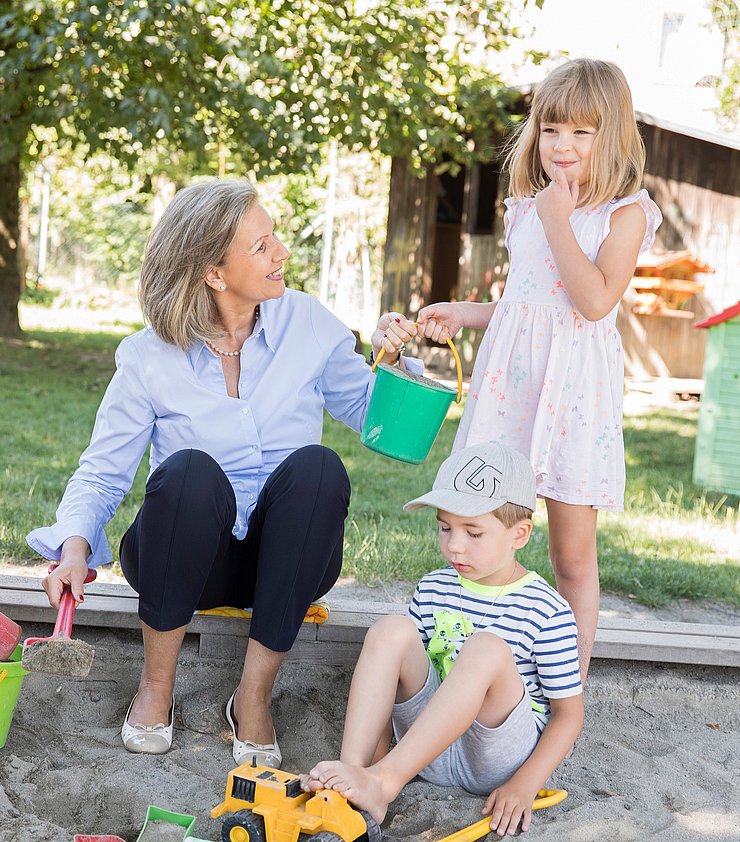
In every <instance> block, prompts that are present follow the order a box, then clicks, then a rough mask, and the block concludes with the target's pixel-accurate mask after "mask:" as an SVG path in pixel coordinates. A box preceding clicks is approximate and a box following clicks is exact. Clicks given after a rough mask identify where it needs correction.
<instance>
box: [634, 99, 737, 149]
mask: <svg viewBox="0 0 740 842" xmlns="http://www.w3.org/2000/svg"><path fill="white" fill-rule="evenodd" d="M635 118H636V120H637V122H638V123H647V124H648V125H650V126H656V127H657V128H659V129H665V130H666V131H669V132H675V133H676V134H682V135H686V137H693V138H696V139H697V140H703V141H706V142H707V143H714V144H716V145H717V146H726V147H727V148H728V149H735V150H740V138H739V137H738V136H737V134H735V133H734V131H727V132H724V131H718V130H717V129H716V128H715V129H707V128H704V127H701V128H699V127H696V126H688V125H685V124H684V123H679V122H676V121H674V120H668V119H666V118H664V117H658V116H656V115H655V114H651V113H650V112H648V111H642V110H638V109H635Z"/></svg>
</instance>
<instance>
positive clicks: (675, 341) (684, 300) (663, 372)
mask: <svg viewBox="0 0 740 842" xmlns="http://www.w3.org/2000/svg"><path fill="white" fill-rule="evenodd" d="M635 116H636V117H637V121H638V124H639V125H640V133H641V135H642V138H643V140H644V141H645V151H646V157H647V163H646V167H645V176H644V185H645V187H646V188H647V189H648V191H649V192H650V195H651V196H652V198H653V199H654V200H655V202H656V203H657V205H658V207H659V208H660V210H661V212H662V214H663V224H662V225H661V226H660V228H659V229H658V233H657V236H656V240H655V246H654V248H653V254H651V255H643V257H642V260H641V264H640V265H642V266H644V267H645V269H650V270H656V274H657V275H659V276H661V277H669V276H670V277H671V279H672V280H679V279H682V277H681V272H682V271H683V272H684V278H683V279H687V280H691V281H692V282H693V283H694V284H696V286H695V287H693V288H692V287H690V286H684V285H682V284H673V287H674V290H673V294H670V295H669V299H670V301H669V302H666V303H668V304H671V303H672V305H673V306H663V307H657V308H655V310H653V311H652V312H651V311H650V310H649V308H646V309H647V312H645V311H643V312H640V307H639V306H638V307H637V308H635V289H634V282H633V284H632V285H631V288H630V290H628V292H627V294H626V295H625V297H624V300H623V303H622V305H621V307H620V310H619V316H618V319H617V327H618V328H619V332H620V333H621V335H622V343H623V346H624V357H625V363H624V367H625V374H626V375H627V377H632V378H635V379H642V378H654V377H675V378H690V379H694V378H701V376H702V369H703V362H704V346H705V344H706V338H707V335H706V334H705V332H704V331H695V330H693V326H694V323H695V320H696V321H700V320H701V319H704V318H706V317H707V316H709V315H710V314H711V313H714V312H717V311H718V310H721V309H722V308H724V307H726V306H727V305H728V304H730V302H732V301H735V300H736V298H737V296H738V291H739V289H738V274H737V267H738V265H740V141H738V138H737V137H736V136H732V135H729V134H721V133H719V132H708V131H703V130H700V129H696V128H693V127H690V126H683V125H678V124H676V123H672V122H669V121H667V120H664V119H662V118H660V117H657V116H655V115H652V114H648V113H646V112H635ZM682 260H683V262H684V264H686V265H684V266H679V265H678V264H677V263H676V262H675V261H678V262H680V261H682ZM650 261H653V265H652V266H650V265H649V264H650ZM710 266H711V269H710V268H709V267H710ZM676 269H678V270H679V272H678V273H676V271H673V270H676ZM641 274H644V272H642V271H640V269H639V268H638V271H637V272H636V275H638V276H639V275H641ZM663 290H664V291H665V292H669V290H668V286H667V285H665V284H664V285H663ZM643 292H648V291H647V290H643ZM662 297H663V298H664V301H665V298H666V297H665V296H662ZM682 313H684V314H688V313H692V314H693V318H692V316H689V315H682Z"/></svg>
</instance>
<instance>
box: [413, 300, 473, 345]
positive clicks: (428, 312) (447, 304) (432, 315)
mask: <svg viewBox="0 0 740 842" xmlns="http://www.w3.org/2000/svg"><path fill="white" fill-rule="evenodd" d="M458 304H459V303H456V302H454V301H443V302H441V303H439V304H429V305H427V306H426V307H422V308H421V310H419V335H420V336H424V337H425V338H426V339H431V340H432V341H433V342H440V343H442V344H444V343H445V342H447V340H448V339H451V338H452V337H453V336H455V335H456V334H457V333H458V332H459V331H460V330H461V329H462V328H463V327H464V326H465V325H464V323H463V314H462V309H461V308H460V307H459V306H458Z"/></svg>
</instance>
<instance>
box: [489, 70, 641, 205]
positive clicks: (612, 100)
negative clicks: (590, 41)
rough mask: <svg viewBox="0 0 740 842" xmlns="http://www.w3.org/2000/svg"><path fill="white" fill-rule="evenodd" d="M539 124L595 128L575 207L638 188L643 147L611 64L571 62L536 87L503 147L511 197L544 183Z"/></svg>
mask: <svg viewBox="0 0 740 842" xmlns="http://www.w3.org/2000/svg"><path fill="white" fill-rule="evenodd" d="M542 123H575V124H576V125H581V126H591V127H593V128H594V129H596V136H595V138H594V143H593V147H592V151H591V170H590V174H589V178H588V184H587V185H586V186H585V188H584V190H583V193H582V194H581V195H580V197H579V203H580V202H583V203H584V204H591V205H596V204H600V203H602V202H607V201H610V200H611V199H620V198H622V197H623V196H629V195H630V194H631V193H635V192H636V191H637V190H639V189H640V184H641V183H642V172H643V169H644V167H645V146H644V144H643V142H642V138H641V137H640V133H639V132H638V130H637V123H636V122H635V114H634V111H633V107H632V95H631V94H630V89H629V85H628V84H627V80H626V79H625V78H624V74H623V73H622V71H621V70H620V69H619V68H618V67H617V66H616V65H615V64H611V62H608V61H597V60H596V59H588V58H579V59H575V60H573V61H568V62H566V63H565V64H563V65H561V66H560V67H558V68H556V69H555V70H553V71H552V73H550V74H549V75H548V76H547V77H546V78H545V79H544V80H543V81H542V82H540V83H539V85H537V87H536V88H535V91H534V95H533V97H532V107H531V109H530V112H529V116H528V117H527V119H526V120H525V121H524V123H522V125H521V126H520V127H519V128H518V129H517V131H516V132H515V133H514V136H513V137H512V139H511V141H510V142H509V144H507V151H508V154H507V156H506V162H505V167H506V169H508V171H509V194H510V195H511V196H534V195H535V193H539V191H540V190H544V189H545V187H547V186H548V184H550V181H551V178H550V176H549V175H548V174H547V173H546V172H545V170H544V169H543V167H542V162H541V161H540V153H539V139H540V125H541V124H542Z"/></svg>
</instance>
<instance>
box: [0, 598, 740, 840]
mask: <svg viewBox="0 0 740 842" xmlns="http://www.w3.org/2000/svg"><path fill="white" fill-rule="evenodd" d="M408 587H409V586H408V585H398V584H394V585H392V586H386V587H384V588H379V589H373V590H372V591H368V590H367V589H364V588H355V587H354V586H353V585H352V584H351V583H346V582H345V583H344V585H343V595H352V596H364V597H365V598H367V599H373V600H381V601H382V600H389V599H393V600H400V599H403V598H404V597H405V595H406V593H407V591H408ZM605 610H606V611H613V612H615V613H617V614H618V613H620V612H621V613H623V614H624V613H627V614H628V613H640V612H641V611H644V612H645V613H647V609H639V608H636V607H635V606H633V605H631V603H630V602H629V601H627V600H619V599H618V598H614V597H607V598H605ZM676 612H678V613H679V616H672V617H668V618H669V619H684V620H691V621H696V622H700V621H701V622H713V621H714V622H722V623H727V622H730V623H733V624H738V625H740V617H739V616H738V612H734V611H732V610H731V609H727V608H722V607H721V606H713V605H709V604H704V605H702V604H699V605H697V604H686V605H682V604H679V605H677V606H673V607H672V608H671V610H670V612H669V613H672V614H675V613H676ZM682 612H683V614H682ZM653 616H655V614H654V613H653ZM664 616H665V613H664ZM24 631H25V632H26V633H28V634H32V633H33V634H41V635H43V634H44V633H47V634H48V627H47V626H38V627H35V626H33V627H32V626H30V625H29V626H28V627H27V628H26V629H24ZM76 636H79V637H84V639H85V640H87V641H88V642H89V643H90V644H92V645H94V646H95V649H96V655H95V661H94V663H93V667H92V670H91V673H90V675H89V677H88V678H86V679H75V678H60V677H58V676H51V675H45V674H42V673H34V674H31V675H29V676H27V677H26V678H25V680H24V684H23V688H22V690H21V696H20V698H19V701H18V705H17V708H16V713H15V719H14V722H13V725H12V727H11V731H10V734H9V737H8V741H7V744H6V746H5V748H4V749H2V750H1V751H0V842H11V841H12V842H71V839H72V836H73V834H74V833H100V834H103V833H111V834H117V835H119V836H121V837H123V838H124V839H125V840H127V842H133V840H135V839H136V836H137V834H138V832H139V831H140V829H141V827H142V825H143V822H144V817H145V815H146V809H147V806H148V805H150V804H152V805H156V806H158V807H163V808H165V809H170V810H174V811H176V812H181V813H188V814H191V815H195V816H196V817H197V823H196V827H195V835H196V836H197V837H200V838H202V839H209V840H219V839H220V821H218V820H212V819H210V817H209V812H210V809H211V808H212V807H213V806H215V805H216V804H218V803H219V802H220V801H222V800H223V797H224V790H225V784H226V775H227V773H228V771H229V770H230V768H231V766H232V763H231V750H230V742H229V740H230V732H229V729H228V727H227V725H226V722H225V720H224V716H223V706H224V704H225V703H226V700H227V699H228V697H229V695H230V693H231V691H232V690H233V688H234V686H235V684H236V682H237V681H238V678H239V673H240V668H241V665H240V664H237V663H229V662H223V661H208V660H201V659H199V658H198V656H197V648H196V643H195V640H194V639H191V638H187V639H186V643H185V646H184V648H183V651H182V655H181V658H180V665H179V673H178V683H177V688H176V717H175V741H174V746H173V749H172V751H171V752H169V753H168V754H166V755H162V756H159V757H151V756H141V755H133V754H128V753H127V752H126V751H125V750H124V749H123V747H122V745H121V739H120V727H121V722H122V720H123V717H124V715H125V713H126V709H127V707H128V704H129V702H130V700H131V697H132V695H133V693H134V691H135V689H136V684H137V681H138V674H139V669H140V664H141V643H140V640H139V638H138V635H137V634H135V633H133V632H111V631H97V632H96V631H93V630H90V629H86V628H82V627H80V629H79V630H77V631H76ZM350 675H351V673H350V670H348V669H337V668H329V667H317V666H312V665H307V664H299V663H293V664H290V663H289V664H286V665H285V667H284V669H283V671H282V673H281V675H280V677H279V679H278V683H277V685H276V691H275V713H276V726H277V731H278V735H279V737H280V745H281V748H282V750H283V756H284V758H285V763H284V768H285V769H286V770H288V771H293V772H299V771H302V770H305V769H308V768H310V766H311V765H312V764H313V763H314V762H315V761H317V760H319V759H321V758H323V757H331V756H336V754H337V751H338V749H339V742H340V738H341V726H340V723H341V721H342V719H343V715H344V708H345V703H346V698H347V690H348V685H349V679H350ZM739 678H740V670H737V669H729V668H728V669H722V668H690V667H684V666H669V665H656V664H640V663H630V662H622V661H597V662H595V663H594V665H593V668H592V672H591V676H590V680H589V686H588V692H587V696H586V710H587V722H586V728H585V731H584V733H583V735H582V736H581V738H580V739H579V741H578V743H577V745H576V748H575V751H574V752H573V754H572V756H571V757H570V758H569V759H567V760H566V761H564V762H563V764H562V765H561V767H560V768H559V769H558V771H557V772H556V774H555V775H554V776H553V779H552V781H551V784H552V785H554V786H560V787H564V788H565V789H567V790H568V791H569V793H570V795H569V797H568V799H567V800H566V801H564V802H563V803H562V804H561V805H558V806H556V807H553V808H549V809H547V810H544V811H542V812H540V813H538V814H536V815H535V820H534V823H533V827H532V830H531V831H530V832H529V833H528V834H527V837H526V838H527V839H528V840H531V842H546V841H547V842H549V841H550V840H552V841H553V842H554V840H558V842H563V840H567V842H596V840H607V841H608V842H612V840H614V842H621V841H622V840H658V842H684V840H686V841H687V842H688V840H692V842H695V840H720V841H721V842H724V840H727V842H730V840H734V841H735V842H736V841H737V840H738V839H740V806H739V805H740V783H739V781H740V682H739V681H738V679H739ZM481 803H482V799H481V798H478V797H473V796H470V795H467V794H466V793H465V792H463V791H462V790H459V789H444V788H440V787H435V786H432V785H429V784H426V783H424V782H421V781H418V780H417V781H414V782H412V783H411V784H409V785H408V786H407V787H406V788H405V790H404V791H403V793H402V794H401V796H400V797H399V799H398V800H397V801H396V802H395V803H394V804H393V805H392V806H391V809H390V811H389V815H388V818H387V819H386V822H385V823H384V826H383V831H384V839H386V840H388V842H395V840H401V839H419V840H428V842H434V840H439V839H441V838H442V837H444V836H445V835H446V834H449V833H452V832H454V831H455V830H457V829H459V828H461V827H463V826H464V825H466V824H468V823H472V822H474V821H476V820H477V819H478V818H479V817H480V816H479V811H480V807H481ZM488 838H489V839H494V838H496V837H495V836H494V835H491V836H489V837H488Z"/></svg>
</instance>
